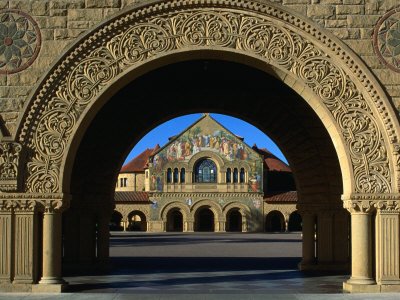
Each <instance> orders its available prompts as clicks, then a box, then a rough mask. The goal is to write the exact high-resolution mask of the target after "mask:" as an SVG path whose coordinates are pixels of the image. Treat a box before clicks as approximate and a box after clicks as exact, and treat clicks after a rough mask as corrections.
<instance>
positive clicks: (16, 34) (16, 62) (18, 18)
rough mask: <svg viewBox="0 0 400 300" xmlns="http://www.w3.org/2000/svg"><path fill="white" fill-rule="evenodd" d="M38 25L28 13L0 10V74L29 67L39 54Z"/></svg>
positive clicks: (39, 38) (39, 36) (11, 72)
mask: <svg viewBox="0 0 400 300" xmlns="http://www.w3.org/2000/svg"><path fill="white" fill-rule="evenodd" d="M40 45H41V35H40V30H39V26H38V25H37V23H36V22H35V21H34V20H33V19H32V17H31V16H29V15H28V14H26V13H24V12H22V11H20V10H13V9H5V10H0V74H13V73H17V72H20V71H22V70H24V69H26V68H27V67H29V66H30V65H31V64H32V63H33V62H34V60H35V59H36V57H37V55H38V54H39V50H40Z"/></svg>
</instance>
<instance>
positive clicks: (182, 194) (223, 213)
mask: <svg viewBox="0 0 400 300" xmlns="http://www.w3.org/2000/svg"><path fill="white" fill-rule="evenodd" d="M279 177H280V178H279ZM116 185H117V188H116V193H115V203H116V208H115V212H114V215H113V219H112V227H111V230H113V229H114V230H118V229H122V228H123V229H124V230H134V231H149V232H164V231H183V232H193V231H209V232H210V231H211V232H225V231H235V232H260V231H264V230H268V231H285V230H288V229H289V220H290V216H292V219H291V222H292V223H293V225H291V226H290V227H291V228H290V229H292V230H301V224H300V222H301V221H300V218H299V217H297V218H296V217H293V216H296V212H295V210H296V202H297V194H296V192H295V191H293V190H294V189H295V186H294V182H293V178H292V173H291V170H290V168H289V167H288V166H287V165H286V164H285V163H284V162H282V161H280V160H279V159H277V158H276V157H275V156H273V155H272V154H271V153H269V152H268V151H267V150H266V149H258V148H257V146H253V147H249V146H248V145H247V144H246V143H245V142H244V139H243V138H242V137H239V136H236V135H235V134H233V133H232V132H230V131H229V130H228V129H227V128H225V127H224V126H222V125H221V124H219V123H218V122H217V121H216V120H215V119H213V118H212V117H211V116H210V115H209V114H204V115H203V116H202V117H201V118H200V119H199V120H197V121H196V122H195V123H194V124H192V125H191V126H190V127H189V128H187V129H186V130H184V131H183V132H182V133H180V134H179V135H177V136H174V137H172V138H170V140H169V142H168V143H167V144H166V145H164V146H163V147H162V148H161V147H159V146H158V145H157V146H156V147H154V149H147V150H145V151H144V152H143V153H141V154H140V155H139V156H137V157H136V158H134V159H133V160H132V161H130V162H129V163H127V164H126V165H125V166H123V168H122V169H121V173H120V174H119V177H118V180H117V184H116Z"/></svg>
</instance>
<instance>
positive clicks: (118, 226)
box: [109, 210, 124, 231]
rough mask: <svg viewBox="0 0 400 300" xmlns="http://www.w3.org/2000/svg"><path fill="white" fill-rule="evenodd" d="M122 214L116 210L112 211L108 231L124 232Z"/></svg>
mask: <svg viewBox="0 0 400 300" xmlns="http://www.w3.org/2000/svg"><path fill="white" fill-rule="evenodd" d="M122 222H123V221H122V214H121V213H120V212H118V211H116V210H114V211H113V213H112V215H111V220H110V224H109V227H110V231H122V230H124V225H123V223H122Z"/></svg>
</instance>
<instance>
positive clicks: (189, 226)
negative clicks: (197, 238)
mask: <svg viewBox="0 0 400 300" xmlns="http://www.w3.org/2000/svg"><path fill="white" fill-rule="evenodd" d="M184 225H185V226H184V231H186V232H193V231H194V221H193V220H188V221H185V223H184Z"/></svg>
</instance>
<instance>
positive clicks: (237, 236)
mask: <svg viewBox="0 0 400 300" xmlns="http://www.w3.org/2000/svg"><path fill="white" fill-rule="evenodd" d="M110 254H111V266H110V269H109V270H108V271H102V272H100V271H99V270H93V269H91V270H88V271H87V273H85V274H83V273H81V274H78V275H74V276H72V275H71V274H70V275H68V276H65V277H64V278H65V279H66V280H67V281H68V282H69V288H68V292H67V293H65V294H61V295H51V294H50V295H49V294H47V295H46V294H41V295H38V294H7V295H5V294H2V295H0V299H26V298H29V299H63V300H64V299H94V300H103V299H107V300H108V299H118V300H119V299H133V298H134V299H191V300H194V299H378V298H380V299H399V296H398V295H395V294H382V295H376V294H371V295H366V294H362V295H361V294H359V295H350V294H343V293H342V282H343V280H345V278H347V277H348V275H346V274H327V273H324V274H322V273H304V272H300V271H298V270H297V268H296V266H297V263H298V262H299V261H300V255H301V235H300V234H299V233H287V234H266V233H260V234H251V233H162V234H149V233H124V232H120V233H117V232H114V233H113V234H112V238H111V248H110Z"/></svg>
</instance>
